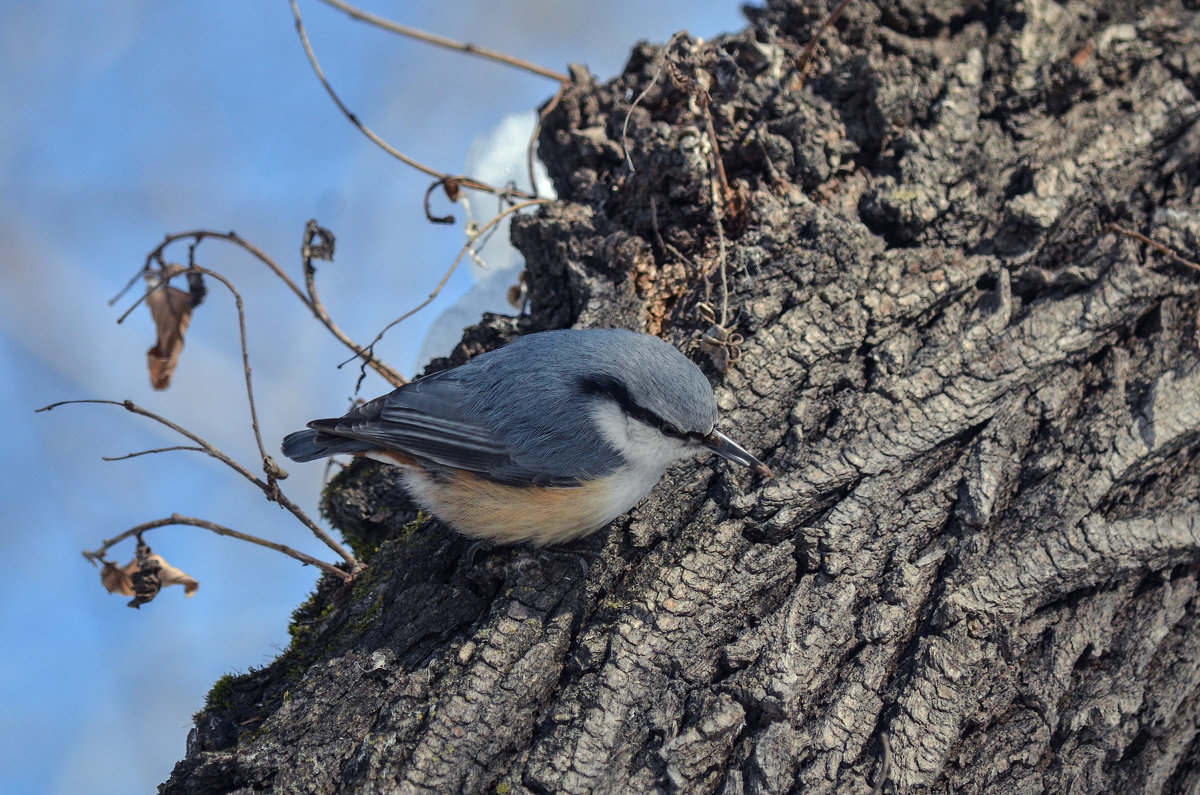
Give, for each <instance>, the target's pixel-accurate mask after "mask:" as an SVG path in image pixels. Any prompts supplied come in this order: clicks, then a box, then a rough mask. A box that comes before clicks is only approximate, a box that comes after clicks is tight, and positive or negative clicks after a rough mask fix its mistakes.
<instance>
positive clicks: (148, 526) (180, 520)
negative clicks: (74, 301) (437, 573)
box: [47, 404, 354, 582]
mask: <svg viewBox="0 0 1200 795" xmlns="http://www.w3.org/2000/svg"><path fill="white" fill-rule="evenodd" d="M56 405H57V404H56ZM47 408H49V407H47ZM172 525H189V526H191V527H202V528H204V529H205V530H211V531H212V532H214V533H216V534H217V535H221V536H228V537H230V538H236V539H238V540H240V541H246V542H249V543H251V544H257V545H258V546H260V547H266V548H267V549H273V550H275V551H276V552H282V553H283V554H285V555H287V556H288V557H290V558H295V559H296V560H298V561H300V562H301V563H304V564H306V565H309V566H316V567H317V568H318V569H320V570H321V571H323V572H325V573H326V574H331V575H333V576H334V577H337V578H339V579H340V580H342V581H343V582H350V581H351V580H353V579H354V574H352V573H350V572H346V571H343V570H342V569H339V568H338V567H337V566H332V565H330V564H328V563H326V562H325V561H323V560H317V559H316V558H314V557H312V556H311V555H306V554H305V553H303V552H301V551H299V550H297V549H292V548H291V547H289V546H286V545H285V544H277V543H275V542H274V541H268V540H267V539H265V538H259V537H258V536H252V535H250V534H248V533H242V532H239V531H237V530H233V529H230V528H228V527H225V526H224V525H219V524H217V523H216V522H210V521H208V520H207V519H196V518H195V517H191V516H180V515H179V514H177V513H173V514H171V515H170V516H168V517H167V518H165V519H155V520H154V521H152V522H143V523H142V524H139V525H138V526H136V527H131V528H129V529H128V530H126V531H125V532H124V533H121V534H120V535H117V536H113V537H112V538H110V539H107V540H105V541H104V542H102V543H101V545H100V548H99V549H97V550H92V551H88V550H84V553H83V556H84V557H85V558H87V559H88V560H90V561H91V562H92V563H105V562H106V561H105V558H104V553H105V552H107V551H108V549H109V547H111V546H113V545H114V544H117V543H119V542H121V541H124V540H125V539H127V538H132V537H134V536H138V537H140V536H141V534H142V533H144V532H146V531H147V530H154V529H155V528H158V527H169V526H172Z"/></svg>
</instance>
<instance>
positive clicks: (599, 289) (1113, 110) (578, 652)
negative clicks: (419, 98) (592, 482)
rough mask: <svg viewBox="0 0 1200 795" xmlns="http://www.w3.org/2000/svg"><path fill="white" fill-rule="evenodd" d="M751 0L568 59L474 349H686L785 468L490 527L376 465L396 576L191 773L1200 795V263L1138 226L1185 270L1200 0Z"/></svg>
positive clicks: (238, 781)
mask: <svg viewBox="0 0 1200 795" xmlns="http://www.w3.org/2000/svg"><path fill="white" fill-rule="evenodd" d="M747 13H748V15H749V16H750V18H751V27H750V28H749V29H747V30H746V31H744V32H742V33H740V34H737V35H732V36H728V37H723V38H719V39H716V40H714V41H711V42H699V41H695V40H691V39H688V38H687V37H686V36H682V37H679V38H677V39H676V40H673V42H672V44H671V45H670V46H669V47H667V48H665V49H664V48H660V47H652V46H649V45H642V46H640V47H638V48H637V49H635V50H634V52H633V54H632V56H631V58H630V60H629V63H628V66H627V68H626V72H625V74H623V75H622V76H620V77H618V78H617V79H615V80H614V81H612V82H611V83H608V84H603V85H601V84H597V83H596V82H595V81H593V80H592V79H591V78H589V77H588V76H587V75H586V74H584V73H583V72H582V70H576V73H575V82H574V83H573V84H572V85H571V86H569V87H568V88H567V89H566V92H565V94H564V96H563V97H562V100H561V102H560V103H558V105H557V107H556V108H555V109H554V110H553V111H552V112H551V113H550V114H549V117H548V118H547V120H546V124H545V125H544V129H543V131H542V134H541V141H540V144H541V145H540V151H541V156H542V158H543V159H544V160H545V161H546V162H547V165H548V167H549V169H550V172H551V174H552V176H553V177H554V179H555V181H556V184H557V187H558V190H559V194H560V196H561V201H559V202H557V203H555V204H554V205H551V206H548V207H546V208H544V209H543V211H542V212H541V213H539V214H538V215H537V216H534V217H525V218H522V219H520V220H519V222H518V223H516V224H515V225H514V229H513V237H514V239H515V240H516V242H517V243H518V245H519V246H520V248H521V249H522V251H523V252H524V253H525V255H526V258H527V263H528V264H527V267H528V274H527V275H528V285H529V289H530V300H531V303H530V312H529V313H528V314H527V315H523V316H522V317H520V318H516V319H514V318H501V317H489V318H487V319H486V321H485V323H484V324H482V325H481V326H478V327H475V328H473V329H470V330H468V333H467V336H466V338H465V339H464V342H463V344H462V345H461V346H460V347H459V349H458V350H457V351H456V353H455V361H460V360H465V359H466V358H467V357H469V356H470V355H473V354H475V353H477V352H479V351H481V350H485V349H488V348H491V347H494V346H495V345H498V344H500V343H501V342H503V341H506V340H507V339H510V338H512V337H513V336H515V335H516V334H518V333H525V332H528V331H533V330H538V329H544V328H554V327H561V326H567V325H576V326H584V327H587V326H593V327H594V326H614V325H615V326H628V327H632V328H639V329H648V330H650V331H652V332H654V333H659V334H661V335H663V336H664V337H666V338H667V339H669V340H671V341H672V342H674V343H675V344H677V345H679V346H680V347H681V348H682V349H684V350H686V351H688V352H689V353H690V354H691V355H693V357H694V358H696V359H697V360H698V361H700V362H701V363H702V364H703V366H704V367H705V368H706V369H707V371H708V372H709V374H710V375H711V377H712V380H713V382H714V384H715V388H716V391H717V395H718V403H719V405H720V407H721V410H722V423H721V424H722V427H724V428H725V429H726V430H728V431H730V432H731V434H732V435H734V436H736V437H737V438H738V439H739V440H741V441H742V442H743V443H744V444H745V445H746V446H747V448H748V449H750V450H751V451H753V452H755V453H756V454H758V455H760V457H761V458H763V460H764V461H766V462H767V463H768V465H769V466H771V467H772V469H774V471H775V473H776V478H775V479H774V480H768V481H763V480H762V479H761V478H759V477H758V476H756V475H754V474H753V473H750V472H748V471H745V470H742V469H740V468H731V467H730V466H728V465H726V464H722V463H719V462H717V461H715V460H701V461H699V462H694V463H689V464H686V465H683V466H679V467H677V468H675V469H674V470H672V471H671V472H670V473H668V476H667V477H666V478H665V479H664V481H663V482H662V483H661V484H660V485H659V486H658V488H657V489H656V490H655V491H654V492H653V493H652V494H651V496H650V498H648V499H647V500H646V501H645V502H644V503H643V504H642V505H641V506H639V507H638V508H636V509H635V510H634V511H632V512H631V513H630V514H629V515H628V516H626V517H623V518H622V519H620V520H618V521H616V522H614V523H613V525H612V526H611V527H609V528H607V529H605V530H603V531H601V532H599V533H596V534H594V535H593V536H591V537H589V538H588V539H585V540H584V541H583V542H580V543H578V544H576V545H574V546H572V547H571V548H569V549H565V550H561V549H560V550H549V551H538V550H532V549H528V548H521V547H517V548H495V549H491V550H478V549H476V550H470V552H471V554H468V548H469V546H470V544H469V542H467V541H466V540H464V539H462V538H460V537H458V536H457V535H455V534H454V533H452V532H449V531H447V530H446V529H445V528H443V527H442V526H440V525H439V524H438V523H437V522H434V521H424V520H420V521H414V518H415V516H416V515H415V512H414V511H413V510H411V509H410V508H409V507H408V505H409V504H408V502H407V500H406V499H405V497H404V495H403V492H402V491H401V490H400V488H399V486H398V485H397V484H396V482H395V479H394V476H393V473H392V471H390V470H388V469H387V468H384V467H381V466H379V465H376V464H374V463H371V462H359V463H356V464H355V465H354V466H352V467H350V468H349V469H348V470H346V471H345V472H343V474H342V475H340V476H339V477H338V478H337V479H336V481H335V482H334V484H333V486H332V487H331V489H330V493H329V494H328V495H327V508H328V511H329V513H330V515H331V517H332V518H333V520H334V522H335V524H336V525H337V526H338V527H339V528H340V529H341V530H342V531H343V532H344V533H345V534H346V535H347V536H348V537H350V538H351V539H352V540H353V542H354V543H355V544H356V547H357V548H358V549H359V550H360V551H365V552H364V554H369V555H370V557H369V564H370V568H369V570H368V571H367V572H366V573H365V574H364V575H363V576H362V577H361V578H360V579H359V580H358V581H357V582H356V583H355V584H354V585H353V586H350V587H346V588H343V587H342V586H340V585H337V584H335V583H333V582H331V581H328V580H327V581H325V582H323V583H322V585H321V588H320V589H319V591H318V593H317V595H316V596H315V597H314V599H313V600H312V602H310V603H309V604H308V605H305V606H304V607H303V608H301V609H300V610H299V611H297V616H296V624H295V627H294V635H295V642H294V643H293V644H292V646H291V647H290V648H289V649H288V651H287V652H285V653H284V654H283V655H282V656H281V657H280V659H279V660H277V661H276V662H275V663H274V664H272V665H271V666H269V667H267V668H265V669H263V670H260V671H255V672H252V673H250V674H247V675H244V676H241V677H238V678H229V679H226V680H223V681H222V682H221V683H220V684H219V685H218V686H217V687H215V688H214V690H213V693H212V694H211V695H210V698H209V703H208V705H207V706H206V708H205V710H204V711H203V712H202V713H201V714H200V715H199V716H198V720H197V726H196V729H195V730H194V731H193V733H192V736H191V738H190V740H189V744H188V751H187V757H186V758H185V759H184V760H183V761H181V762H180V763H179V765H178V766H177V767H176V769H175V772H174V774H173V775H172V777H171V780H170V781H169V782H168V783H167V784H166V785H164V789H165V791H167V792H217V791H221V792H225V791H230V790H234V791H245V792H249V791H251V790H255V791H257V790H262V789H269V790H275V791H296V792H306V793H311V792H333V791H337V790H351V789H353V790H362V791H366V792H381V793H382V792H396V791H400V792H417V791H436V792H458V791H467V792H480V791H494V792H500V793H515V792H555V793H558V792H566V793H583V792H610V793H626V792H646V791H651V790H655V789H662V790H666V791H677V792H685V793H693V792H723V793H741V792H786V791H804V792H839V793H841V792H862V793H866V792H869V791H870V790H871V789H872V787H876V788H880V787H881V788H882V791H883V792H906V793H907V792H920V791H936V792H959V791H967V792H981V791H986V792H1039V791H1048V792H1056V793H1087V792H1181V793H1182V792H1196V791H1197V789H1198V788H1200V736H1198V733H1197V732H1198V728H1200V592H1198V588H1197V583H1198V578H1200V498H1198V495H1200V354H1198V352H1197V346H1198V343H1200V338H1198V332H1197V314H1198V311H1200V274H1198V273H1197V272H1196V271H1195V270H1192V269H1190V268H1189V267H1188V266H1187V264H1186V263H1183V262H1180V261H1179V260H1178V259H1176V258H1172V257H1170V256H1168V255H1164V254H1163V253H1161V252H1159V251H1158V250H1155V249H1154V248H1151V247H1149V246H1147V245H1145V244H1144V243H1142V242H1139V241H1138V240H1135V239H1132V238H1130V237H1128V236H1124V235H1122V234H1118V233H1117V232H1114V231H1113V230H1112V229H1111V228H1110V227H1108V226H1107V224H1108V223H1110V222H1116V223H1119V224H1120V225H1121V226H1122V227H1124V228H1127V229H1130V230H1136V231H1137V232H1139V233H1142V234H1145V235H1147V236H1149V237H1152V238H1154V239H1156V240H1159V241H1162V242H1163V243H1165V244H1167V245H1168V246H1170V247H1171V248H1173V249H1174V250H1175V251H1177V252H1179V254H1181V255H1182V256H1183V257H1186V258H1189V259H1193V260H1194V259H1197V256H1196V252H1198V251H1200V197H1198V195H1197V192H1196V187H1197V183H1198V182H1200V125H1198V124H1197V123H1196V120H1197V118H1198V117H1200V105H1198V104H1197V95H1198V94H1200V83H1198V81H1197V77H1196V73H1197V70H1198V69H1200V14H1198V13H1197V11H1196V5H1195V2H1194V0H1190V2H1185V3H1184V4H1182V5H1181V4H1179V3H1165V4H1161V5H1158V6H1156V7H1154V8H1151V9H1144V8H1143V7H1142V6H1141V5H1140V4H1136V3H1123V2H1116V3H1105V4H1102V3H1099V2H1092V3H1090V4H1085V3H1082V2H1075V3H1068V4H1065V5H1059V4H1057V3H1054V2H1050V0H1028V2H1024V3H1018V4H1014V5H1012V6H1010V7H1006V8H1001V7H998V6H993V5H984V4H980V3H970V2H968V3H966V4H960V3H951V2H947V1H945V0H885V1H884V2H883V3H881V4H878V5H876V4H871V3H866V2H856V3H851V4H850V5H849V6H848V7H847V8H846V10H845V13H844V14H843V15H842V16H841V18H840V19H839V20H838V21H837V22H836V23H835V24H834V25H833V26H832V27H831V28H829V29H828V30H827V31H826V32H825V33H824V34H823V35H821V37H820V43H821V46H820V47H819V48H817V49H816V50H815V52H814V53H813V54H812V57H811V58H809V59H806V58H805V56H804V53H803V51H804V47H805V45H806V44H807V43H808V42H809V41H810V39H811V37H812V36H813V35H814V32H815V31H816V29H817V27H818V24H819V23H820V21H821V20H822V19H823V17H824V15H825V14H826V13H827V9H826V8H824V7H823V6H819V5H816V4H811V3H802V2H797V3H792V2H785V1H784V0H772V2H770V3H769V5H768V7H767V8H765V9H751V10H749V11H748V12H747ZM635 100H637V101H636V102H635ZM627 117H628V128H627V132H626V133H624V134H623V129H624V128H625V123H626V118H627ZM714 136H715V145H714ZM623 142H624V143H623ZM623 147H627V148H628V158H629V161H630V162H631V163H632V165H633V167H634V169H635V170H633V171H631V170H630V169H629V168H628V166H627V164H626V157H625V154H624V151H623ZM714 163H719V164H720V165H721V168H720V169H719V170H718V169H716V168H715V167H714ZM722 172H723V176H722ZM717 218H720V219H721V221H720V226H719V227H718V224H717V220H716V219H717ZM726 284H727V285H728V295H727V296H726V294H725V285H726ZM702 301H703V302H707V303H708V304H709V305H710V306H711V307H712V309H713V314H714V315H715V317H716V321H715V322H714V321H713V320H712V319H711V318H710V317H704V316H703V314H702V312H701V311H700V310H699V309H698V305H699V304H700V302H702ZM726 304H727V311H723V309H724V307H725V305H726ZM722 314H724V315H725V323H724V329H721V328H715V327H714V328H710V326H720V325H721V316H722ZM704 334H707V335H708V338H707V339H702V335H704ZM445 364H447V362H442V363H440V366H445Z"/></svg>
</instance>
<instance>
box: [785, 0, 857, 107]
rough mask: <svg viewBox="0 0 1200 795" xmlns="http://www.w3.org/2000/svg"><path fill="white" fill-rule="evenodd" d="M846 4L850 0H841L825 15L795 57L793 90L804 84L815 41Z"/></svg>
mask: <svg viewBox="0 0 1200 795" xmlns="http://www.w3.org/2000/svg"><path fill="white" fill-rule="evenodd" d="M848 5H850V0H841V1H840V2H839V3H838V4H837V5H835V6H834V7H833V10H832V11H830V12H829V15H828V16H826V17H825V19H823V20H821V24H820V25H817V29H816V30H814V31H813V34H812V38H811V39H809V42H808V46H807V47H805V48H804V52H802V53H800V57H799V58H797V59H796V71H797V73H798V74H797V76H796V82H795V85H794V86H793V90H795V89H798V88H800V86H802V85H804V80H805V78H806V77H807V75H806V74H805V73H806V72H807V71H808V64H809V61H811V60H812V56H813V53H814V52H815V51H816V49H817V42H818V41H819V40H820V38H821V34H822V33H824V32H825V29H826V28H828V27H829V26H830V25H832V24H833V23H834V22H836V21H837V18H838V17H840V16H841V15H842V12H843V11H845V10H846V6H848Z"/></svg>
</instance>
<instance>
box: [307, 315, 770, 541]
mask: <svg viewBox="0 0 1200 795" xmlns="http://www.w3.org/2000/svg"><path fill="white" fill-rule="evenodd" d="M716 420H717V402H716V400H715V398H714V397H713V392H712V388H711V387H710V386H709V385H708V380H707V379H706V378H705V377H704V374H703V373H701V372H700V368H699V367H697V366H696V365H695V364H693V363H692V361H691V360H689V359H688V358H687V357H686V356H684V355H683V354H682V353H680V352H679V351H677V350H675V348H673V347H671V345H669V344H668V343H666V342H664V341H663V340H661V339H659V338H658V337H652V336H650V335H648V334H637V333H635V332H632V331H626V330H623V329H605V330H599V329H593V330H565V331H546V332H541V333H538V334H529V335H527V336H524V337H520V338H519V339H517V340H515V341H513V342H511V343H510V344H508V345H506V346H504V347H503V348H499V349H497V350H494V351H491V352H489V353H484V354H482V355H480V356H477V357H475V358H474V359H472V360H471V361H469V362H467V363H466V364H464V365H462V366H461V367H455V368H453V369H450V370H445V371H443V372H440V373H434V374H432V375H428V376H425V377H423V378H419V379H417V380H415V381H413V382H411V383H408V384H405V385H404V386H402V387H400V388H399V389H397V390H395V391H394V392H391V393H389V394H387V395H384V396H382V397H378V398H375V399H374V400H372V401H370V402H369V403H365V404H363V405H361V406H358V407H356V408H354V409H351V410H350V412H349V413H348V414H346V415H345V416H344V417H341V418H340V419H328V420H314V421H312V422H310V423H309V424H308V427H309V428H310V429H311V430H306V431H297V432H296V433H292V434H288V436H287V437H286V438H284V440H283V454H284V455H286V456H287V457H288V458H291V459H292V460H294V461H312V460H313V459H316V458H322V457H324V456H329V455H335V454H338V453H349V454H352V455H360V456H367V457H369V458H373V459H376V460H378V461H383V462H384V463H388V464H394V465H397V466H398V467H399V468H400V473H401V475H400V476H401V478H402V481H403V483H404V486H405V487H406V489H407V490H408V492H409V494H410V496H411V497H412V498H413V500H414V501H415V502H416V503H417V504H418V505H420V506H421V507H422V508H425V509H426V510H428V511H429V512H430V513H432V514H433V515H434V516H437V517H438V518H439V519H441V520H443V521H445V522H446V523H448V524H450V525H451V526H453V527H454V528H456V529H457V530H459V531H461V532H463V533H466V534H467V535H471V536H476V537H479V538H486V539H491V540H494V541H499V542H503V543H513V542H518V541H530V542H532V543H534V544H553V543H558V542H562V541H568V540H570V539H573V538H577V537H579V536H582V535H586V534H587V533H590V532H592V531H593V530H598V529H599V528H601V527H603V526H604V525H606V524H608V523H609V522H611V521H612V520H613V519H615V518H617V517H618V516H620V515H621V514H623V513H625V512H626V511H628V510H629V509H630V508H632V507H633V506H634V505H636V504H637V503H638V501H640V500H641V499H642V498H643V497H645V496H646V494H648V493H649V492H650V489H652V488H654V484H655V483H657V482H658V480H659V478H660V477H662V474H663V472H665V471H666V469H667V467H668V466H670V465H671V464H673V463H674V462H675V461H678V460H679V459H681V458H687V457H691V456H694V455H700V454H702V453H705V452H707V451H711V452H714V453H716V454H717V455H719V456H721V457H722V458H726V459H728V460H730V461H733V462H734V463H736V464H741V465H742V466H747V467H752V468H754V469H755V470H756V471H758V472H760V473H761V474H763V475H766V476H767V477H770V476H771V470H769V469H767V467H766V466H765V465H764V464H763V463H762V462H761V461H759V460H758V459H757V458H755V457H754V456H752V455H750V453H748V452H746V451H745V450H744V449H742V447H741V446H740V445H738V444H737V443H736V442H734V441H733V440H732V439H730V438H729V437H728V436H726V435H725V434H723V433H721V432H720V431H718V430H717V429H716V428H715V427H714V426H715V423H716Z"/></svg>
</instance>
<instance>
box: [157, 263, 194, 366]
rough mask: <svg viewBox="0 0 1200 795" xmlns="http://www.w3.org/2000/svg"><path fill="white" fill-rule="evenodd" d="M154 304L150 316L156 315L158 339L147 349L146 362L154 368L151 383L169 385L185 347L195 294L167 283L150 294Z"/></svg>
mask: <svg viewBox="0 0 1200 795" xmlns="http://www.w3.org/2000/svg"><path fill="white" fill-rule="evenodd" d="M146 303H147V304H149V306H150V317H152V318H154V329H155V332H156V334H157V341H156V342H155V344H154V347H153V348H151V349H150V350H148V351H146V364H147V366H148V367H149V368H150V384H151V386H153V387H154V388H155V389H166V388H167V387H168V386H170V384H171V375H172V374H173V373H174V372H175V365H176V364H178V363H179V353H180V352H181V351H182V350H183V335H184V333H186V332H187V327H188V324H189V323H190V322H191V320H192V305H193V303H194V302H193V298H192V294H191V293H189V292H187V291H185V290H179V289H177V288H175V287H171V286H169V285H168V286H166V287H161V288H159V289H157V290H154V291H153V292H151V293H150V294H149V295H147V296H146Z"/></svg>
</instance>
